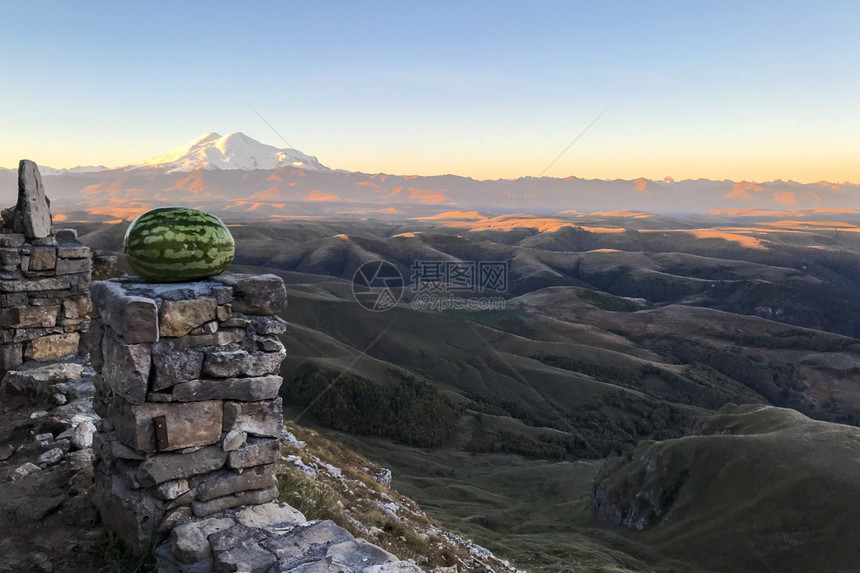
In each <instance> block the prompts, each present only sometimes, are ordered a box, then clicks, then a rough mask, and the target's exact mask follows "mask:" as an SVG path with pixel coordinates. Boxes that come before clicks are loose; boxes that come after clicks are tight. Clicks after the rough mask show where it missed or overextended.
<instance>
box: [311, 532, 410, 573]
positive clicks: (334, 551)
mask: <svg viewBox="0 0 860 573" xmlns="http://www.w3.org/2000/svg"><path fill="white" fill-rule="evenodd" d="M326 557H328V558H330V559H332V560H333V561H337V562H338V563H341V564H343V565H345V566H346V567H348V568H349V569H353V570H355V571H360V570H362V569H364V568H365V567H371V566H373V565H382V564H383V563H391V562H393V561H397V557H395V556H394V555H392V554H391V553H389V552H388V551H385V550H384V549H381V548H379V547H377V546H376V545H373V544H372V543H368V542H367V541H365V540H364V539H351V540H349V541H342V542H340V543H333V544H332V545H329V547H328V550H327V551H326Z"/></svg>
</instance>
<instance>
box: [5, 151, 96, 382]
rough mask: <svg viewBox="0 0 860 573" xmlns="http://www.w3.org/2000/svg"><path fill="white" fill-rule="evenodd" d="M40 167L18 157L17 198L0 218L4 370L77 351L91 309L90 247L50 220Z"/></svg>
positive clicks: (73, 232) (69, 355) (62, 356)
mask: <svg viewBox="0 0 860 573" xmlns="http://www.w3.org/2000/svg"><path fill="white" fill-rule="evenodd" d="M49 205H50V201H48V199H47V197H46V196H45V190H44V188H43V187H42V179H41V177H40V175H39V170H38V167H37V166H36V164H35V163H33V162H32V161H27V160H24V161H21V165H20V167H19V169H18V203H17V204H16V205H15V206H14V207H10V208H8V209H4V210H3V212H2V217H3V219H2V222H0V377H2V376H3V375H4V374H5V373H6V372H8V371H10V370H13V369H16V368H18V367H19V366H21V365H22V363H24V362H28V361H49V360H63V359H68V358H72V357H74V356H75V355H76V354H78V345H79V342H80V338H81V333H82V332H85V331H86V330H87V327H88V325H89V314H90V311H91V305H90V298H89V292H88V289H89V285H90V278H91V273H92V254H91V252H90V249H89V248H87V247H85V246H84V245H82V244H81V243H79V242H78V240H77V233H76V232H75V231H74V230H72V229H62V230H55V229H53V228H52V227H51V214H50V210H49Z"/></svg>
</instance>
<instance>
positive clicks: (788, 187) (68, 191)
mask: <svg viewBox="0 0 860 573" xmlns="http://www.w3.org/2000/svg"><path fill="white" fill-rule="evenodd" d="M40 169H41V171H42V174H43V175H44V176H45V178H46V185H47V187H48V192H49V194H50V195H51V197H52V198H55V199H57V204H56V209H57V210H56V212H58V213H62V212H73V211H82V212H87V213H91V214H94V215H100V216H106V217H122V218H125V217H131V216H133V215H134V214H135V213H137V214H139V213H140V212H142V211H144V210H146V209H149V208H152V207H155V206H158V205H164V204H171V205H173V204H177V205H187V206H192V207H199V208H205V209H208V210H211V211H216V212H219V213H222V212H223V213H230V214H232V215H245V216H254V217H260V216H262V217H265V218H277V217H284V216H287V217H293V216H317V215H326V216H332V215H338V216H361V217H367V216H372V217H389V218H390V217H400V218H403V217H416V216H433V215H439V214H441V213H445V212H460V211H464V212H465V211H479V212H484V213H485V214H486V213H495V214H504V213H531V214H543V215H556V216H566V217H568V218H575V217H577V216H578V215H580V214H582V213H594V212H614V211H631V210H635V211H643V212H647V213H670V214H681V213H707V212H713V214H716V215H721V216H728V217H734V216H744V215H749V214H756V215H759V216H760V215H763V214H768V213H772V214H773V216H775V217H785V216H790V217H805V216H809V215H815V216H819V215H822V214H827V213H830V212H833V211H836V210H844V209H848V210H860V185H857V184H852V183H831V182H829V181H820V182H817V183H797V182H794V181H781V180H777V181H770V182H765V183H757V182H751V181H729V180H723V181H712V180H708V179H697V180H683V181H675V180H673V179H672V178H671V177H666V178H664V179H662V180H659V181H657V180H650V179H645V178H638V179H633V180H622V179H616V180H603V179H594V180H587V179H580V178H578V177H573V176H571V177H565V178H553V177H540V178H536V177H523V178H520V179H514V180H511V179H498V180H475V179H471V178H468V177H460V176H456V175H436V176H415V175H389V174H384V173H376V174H367V173H361V172H350V171H345V170H340V169H331V168H329V167H326V166H325V165H323V164H321V163H320V162H319V161H318V159H317V158H316V157H314V156H311V155H307V154H305V153H302V152H301V151H298V150H296V149H290V148H277V147H274V146H271V145H266V144H264V143H260V142H259V141H256V140H255V139H253V138H251V137H248V136H247V135H245V134H243V133H239V132H236V133H231V134H229V135H226V136H223V137H222V136H221V135H219V134H218V133H214V132H210V133H206V134H204V135H203V136H201V137H199V138H197V139H195V140H194V141H192V142H190V143H188V144H186V145H184V146H182V147H180V148H178V149H176V150H174V151H173V152H171V153H167V154H165V155H161V156H158V157H155V158H152V159H149V160H147V161H144V162H142V163H139V164H135V165H128V166H125V167H119V168H106V167H75V168H72V169H53V168H50V167H40ZM14 178H15V170H14V169H0V189H14V188H15V180H14Z"/></svg>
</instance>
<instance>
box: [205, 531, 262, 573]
mask: <svg viewBox="0 0 860 573" xmlns="http://www.w3.org/2000/svg"><path fill="white" fill-rule="evenodd" d="M266 538H267V534H266V532H265V531H263V530H260V529H252V528H249V527H246V526H244V525H234V526H233V527H231V528H229V529H225V530H224V531H221V532H219V533H216V534H214V535H212V536H210V540H211V542H212V550H213V552H214V555H215V556H214V562H215V570H216V571H224V572H227V571H242V572H243V573H266V572H267V571H269V570H270V568H271V567H272V566H273V565H275V563H276V562H277V558H276V557H275V555H274V554H273V553H272V552H271V551H268V550H266V549H264V548H263V547H262V546H261V542H264V541H265V539H266Z"/></svg>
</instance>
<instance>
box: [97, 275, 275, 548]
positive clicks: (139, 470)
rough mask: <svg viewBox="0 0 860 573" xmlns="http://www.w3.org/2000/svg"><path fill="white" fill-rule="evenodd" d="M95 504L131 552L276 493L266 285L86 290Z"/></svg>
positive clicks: (271, 289)
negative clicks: (90, 316) (182, 523)
mask: <svg viewBox="0 0 860 573" xmlns="http://www.w3.org/2000/svg"><path fill="white" fill-rule="evenodd" d="M91 293H92V299H93V304H94V307H95V313H96V316H97V317H98V321H97V322H98V324H99V326H98V328H100V329H101V334H100V345H99V346H100V350H99V351H98V352H93V353H92V355H93V356H92V362H93V366H94V367H95V369H96V371H97V373H98V375H97V377H96V395H95V398H94V406H95V409H96V412H97V413H98V414H99V415H100V416H101V417H102V422H101V427H100V428H99V431H98V433H97V434H96V436H95V440H94V453H95V456H96V464H95V481H96V492H95V497H94V500H95V503H96V505H97V507H98V509H99V511H100V514H101V517H102V520H103V522H104V523H105V525H106V527H107V528H108V529H110V530H112V531H114V532H115V533H116V534H117V535H118V536H119V537H120V538H121V539H122V540H124V541H125V542H126V543H127V544H128V545H129V546H130V547H131V548H133V549H135V550H143V549H145V548H146V547H147V546H148V545H149V543H150V542H154V541H156V540H157V539H158V538H160V537H163V536H164V535H166V534H167V533H168V532H169V531H170V529H171V528H172V527H173V526H174V525H175V524H176V522H177V521H179V520H180V519H182V518H185V517H188V516H192V515H194V516H197V517H201V516H207V515H210V514H213V513H216V512H219V511H221V510H224V509H227V508H233V507H238V506H244V505H257V504H264V503H267V502H270V501H272V500H273V499H275V498H276V497H277V495H278V491H277V488H276V477H275V462H276V461H277V459H278V455H279V438H280V436H281V432H282V428H283V413H282V406H281V399H280V398H279V397H278V390H279V389H280V387H281V383H282V379H281V377H280V376H278V375H277V373H278V370H279V367H280V364H281V361H282V360H283V358H284V355H285V351H284V347H283V345H282V344H281V342H280V341H279V340H278V338H277V336H276V335H277V334H280V333H282V332H284V330H285V323H284V321H283V320H282V319H280V318H278V317H277V316H276V315H275V314H276V313H277V312H278V311H279V310H281V309H282V308H283V307H284V306H285V305H286V290H285V288H284V283H283V281H282V280H281V279H280V278H279V277H277V276H275V275H263V276H250V275H234V274H222V275H218V276H216V277H213V278H211V279H208V280H205V281H197V282H190V283H171V284H153V283H146V282H142V281H141V279H138V278H136V277H128V278H120V279H111V280H108V281H99V282H95V283H93V285H92V288H91Z"/></svg>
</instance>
